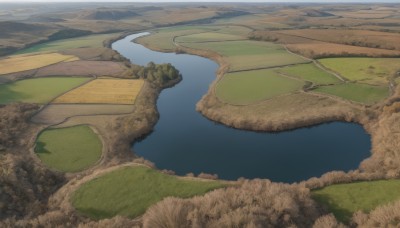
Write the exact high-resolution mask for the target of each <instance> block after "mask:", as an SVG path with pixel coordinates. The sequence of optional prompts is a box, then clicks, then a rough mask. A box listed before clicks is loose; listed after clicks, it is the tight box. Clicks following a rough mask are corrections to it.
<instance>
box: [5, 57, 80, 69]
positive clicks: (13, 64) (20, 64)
mask: <svg viewBox="0 0 400 228" xmlns="http://www.w3.org/2000/svg"><path fill="white" fill-rule="evenodd" d="M74 60H79V58H77V57H75V56H73V55H62V54H59V53H45V54H38V55H31V54H24V55H13V56H10V57H8V58H4V59H0V74H9V73H15V72H21V71H26V70H32V69H37V68H41V67H44V66H48V65H51V64H55V63H59V62H69V61H74Z"/></svg>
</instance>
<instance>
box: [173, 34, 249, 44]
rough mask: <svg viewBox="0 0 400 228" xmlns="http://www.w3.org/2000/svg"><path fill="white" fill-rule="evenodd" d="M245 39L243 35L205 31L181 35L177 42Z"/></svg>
mask: <svg viewBox="0 0 400 228" xmlns="http://www.w3.org/2000/svg"><path fill="white" fill-rule="evenodd" d="M240 39H243V37H242V36H238V35H231V34H222V33H217V32H204V33H197V34H192V35H187V36H180V37H177V38H176V42H189V43H192V42H216V41H230V40H240Z"/></svg>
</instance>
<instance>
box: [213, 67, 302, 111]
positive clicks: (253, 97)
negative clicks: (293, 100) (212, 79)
mask: <svg viewBox="0 0 400 228" xmlns="http://www.w3.org/2000/svg"><path fill="white" fill-rule="evenodd" d="M303 85H304V82H302V81H299V80H294V79H290V78H287V77H284V76H280V75H279V74H278V73H276V72H275V71H274V70H272V69H267V70H255V71H243V72H237V73H229V74H226V75H224V77H223V78H222V79H221V81H219V82H218V84H217V87H216V94H217V96H218V98H220V99H221V100H223V101H225V102H227V103H230V104H237V105H244V104H251V103H254V102H257V101H262V100H266V99H270V98H273V97H276V96H279V95H283V94H288V93H292V92H295V91H297V90H300V89H301V88H302V87H303Z"/></svg>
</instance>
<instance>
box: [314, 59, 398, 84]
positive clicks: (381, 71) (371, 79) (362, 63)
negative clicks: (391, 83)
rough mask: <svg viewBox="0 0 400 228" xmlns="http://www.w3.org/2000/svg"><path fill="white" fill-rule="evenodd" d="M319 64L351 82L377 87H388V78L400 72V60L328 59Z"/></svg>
mask: <svg viewBox="0 0 400 228" xmlns="http://www.w3.org/2000/svg"><path fill="white" fill-rule="evenodd" d="M319 62H320V63H321V64H323V65H324V66H325V67H327V68H329V69H331V70H333V71H335V72H337V73H339V74H340V75H342V76H343V77H344V78H347V79H348V80H350V81H359V82H365V83H369V84H375V85H387V83H388V78H389V77H393V76H394V75H396V72H398V71H399V70H400V58H328V59H320V60H319Z"/></svg>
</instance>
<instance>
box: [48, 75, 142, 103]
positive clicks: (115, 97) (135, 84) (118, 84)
mask: <svg viewBox="0 0 400 228" xmlns="http://www.w3.org/2000/svg"><path fill="white" fill-rule="evenodd" d="M143 85H144V80H142V79H96V80H93V81H91V82H89V83H87V84H85V85H83V86H81V87H79V88H76V89H74V90H72V91H70V92H68V93H66V94H64V95H62V96H60V97H58V98H57V99H56V100H55V101H54V103H56V104H134V103H135V100H136V97H137V96H138V94H139V92H140V90H141V89H142V87H143Z"/></svg>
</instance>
